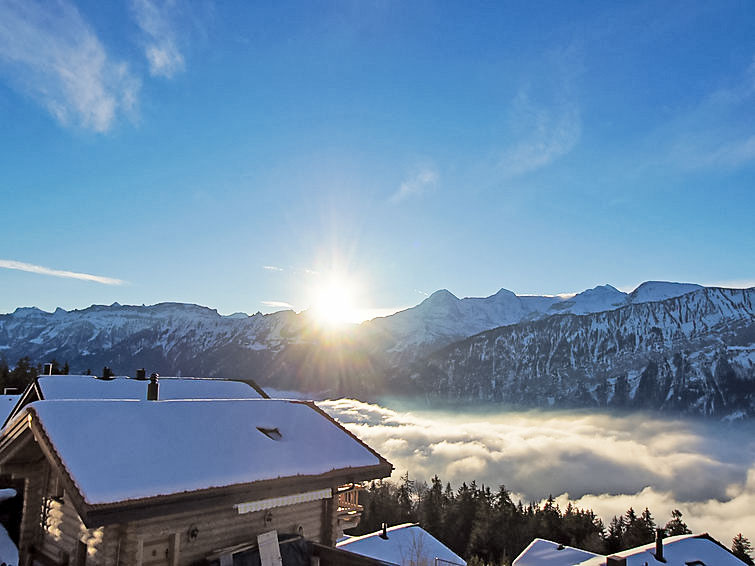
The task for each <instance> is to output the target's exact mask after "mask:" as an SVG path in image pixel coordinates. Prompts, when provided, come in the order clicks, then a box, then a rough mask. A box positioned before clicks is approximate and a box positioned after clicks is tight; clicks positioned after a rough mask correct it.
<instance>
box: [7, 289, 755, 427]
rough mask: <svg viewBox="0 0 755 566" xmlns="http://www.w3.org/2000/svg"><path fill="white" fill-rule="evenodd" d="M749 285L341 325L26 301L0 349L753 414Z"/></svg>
mask: <svg viewBox="0 0 755 566" xmlns="http://www.w3.org/2000/svg"><path fill="white" fill-rule="evenodd" d="M754 299H755V289H748V290H733V289H716V288H702V287H699V286H697V285H679V284H668V283H646V284H643V285H641V286H640V287H638V289H636V290H635V291H634V292H633V293H630V294H626V293H622V292H620V291H618V290H616V289H614V288H613V287H610V286H602V287H597V288H595V289H591V290H588V291H586V292H584V293H580V294H578V295H569V296H554V297H518V296H516V295H514V294H513V293H511V292H510V291H506V290H501V291H499V292H498V293H496V294H495V295H492V296H491V297H487V298H481V299H474V298H472V299H458V298H456V297H454V296H453V295H452V294H451V293H449V292H448V291H439V292H437V293H435V294H433V295H432V296H431V297H429V298H428V299H427V300H426V301H424V302H423V303H421V304H420V305H418V306H417V307H414V308H412V309H408V310H406V311H402V312H400V313H397V314H395V315H393V316H390V317H385V318H381V319H375V320H373V321H370V322H367V323H364V324H362V325H359V326H354V327H349V328H347V329H344V330H343V331H342V332H340V333H338V334H334V333H333V332H332V331H327V330H323V329H321V328H319V327H318V326H317V324H316V323H315V322H314V321H313V320H312V319H311V318H310V317H309V316H308V315H307V314H306V313H302V314H298V315H297V314H296V313H294V312H292V311H282V312H278V313H274V314H269V315H262V314H260V313H257V314H255V315H253V316H246V315H232V316H221V315H219V314H218V313H217V312H216V311H213V310H211V309H208V308H205V307H199V306H196V305H185V304H176V303H164V304H160V305H154V306H148V307H144V306H142V307H137V306H121V305H117V304H115V305H111V306H93V307H90V308H87V309H84V310H80V311H70V312H68V311H64V310H62V309H58V310H57V311H55V312H54V313H46V312H43V311H40V310H38V309H34V308H24V309H17V310H16V312H14V313H12V314H8V315H0V356H1V357H4V358H5V359H6V360H7V361H8V362H9V363H14V362H15V361H16V360H17V359H18V358H20V357H21V356H27V355H28V356H29V357H31V359H32V360H33V361H34V362H43V361H49V360H51V359H53V358H55V359H57V360H58V361H60V362H63V361H68V362H69V363H70V365H71V369H72V370H73V371H76V372H83V371H85V370H86V369H91V370H92V371H93V372H95V373H98V372H99V371H100V370H101V369H102V367H103V366H105V365H107V366H109V367H111V368H113V369H114V370H115V371H116V373H119V374H132V373H133V372H134V371H135V369H136V368H138V367H145V368H148V371H158V372H160V373H162V374H169V375H177V374H178V375H199V376H225V377H252V378H254V379H256V380H257V381H258V382H260V383H261V384H263V385H267V386H271V387H276V388H283V389H286V388H292V389H299V390H306V391H321V390H328V391H330V392H331V393H332V394H349V395H357V396H369V395H373V394H377V393H380V392H386V391H389V392H393V393H407V394H418V393H419V394H423V395H428V396H430V398H434V399H439V400H440V399H442V400H448V401H470V400H485V401H492V402H500V403H507V404H512V405H517V406H558V407H567V406H568V407H576V406H605V407H624V408H635V407H637V408H640V407H641V408H651V409H660V410H664V411H673V412H682V413H695V414H702V415H714V416H732V417H734V416H737V415H740V416H744V415H750V416H752V415H755V393H753V389H754V386H755V373H754V371H755V370H754V369H753V364H755V314H754V311H753V300H754Z"/></svg>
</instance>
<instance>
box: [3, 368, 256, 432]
mask: <svg viewBox="0 0 755 566" xmlns="http://www.w3.org/2000/svg"><path fill="white" fill-rule="evenodd" d="M148 384H149V380H147V381H144V380H139V379H132V378H130V377H125V376H122V377H114V378H112V379H101V378H98V377H95V376H92V375H40V376H39V377H37V378H36V379H35V380H34V381H33V382H32V383H31V384H30V385H29V387H27V388H26V390H25V391H24V393H23V396H21V398H20V399H18V402H17V404H16V406H15V407H14V408H13V409H12V411H11V412H10V415H6V417H5V418H3V422H5V423H7V422H8V421H9V420H10V419H12V418H13V417H14V416H15V415H16V414H18V413H19V412H20V410H21V409H22V408H23V407H24V406H26V405H28V404H29V403H31V402H33V401H39V400H43V399H47V400H50V399H133V400H146V399H147V385H148ZM159 384H160V399H162V400H167V399H259V398H262V397H266V394H265V392H264V391H262V390H261V389H260V388H259V387H258V386H257V385H256V384H254V383H253V382H248V381H236V380H231V379H220V378H197V377H161V378H160V379H159Z"/></svg>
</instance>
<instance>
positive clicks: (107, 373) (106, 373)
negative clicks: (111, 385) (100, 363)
mask: <svg viewBox="0 0 755 566" xmlns="http://www.w3.org/2000/svg"><path fill="white" fill-rule="evenodd" d="M114 375H115V374H114V373H113V370H111V369H110V367H108V366H105V367H104V368H102V377H101V378H100V379H105V380H110V379H113V376H114Z"/></svg>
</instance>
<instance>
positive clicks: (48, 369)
mask: <svg viewBox="0 0 755 566" xmlns="http://www.w3.org/2000/svg"><path fill="white" fill-rule="evenodd" d="M42 373H43V374H44V375H52V364H51V363H47V364H45V369H44V371H43V372H42Z"/></svg>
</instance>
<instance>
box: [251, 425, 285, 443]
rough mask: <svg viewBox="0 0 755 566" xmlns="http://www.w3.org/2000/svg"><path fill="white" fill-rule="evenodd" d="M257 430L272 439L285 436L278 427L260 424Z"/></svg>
mask: <svg viewBox="0 0 755 566" xmlns="http://www.w3.org/2000/svg"><path fill="white" fill-rule="evenodd" d="M257 430H258V431H260V432H261V433H262V434H264V435H265V436H267V437H268V438H269V439H271V440H280V439H281V438H283V435H282V434H281V431H279V430H278V428H277V427H276V428H265V427H264V426H258V427H257Z"/></svg>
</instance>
